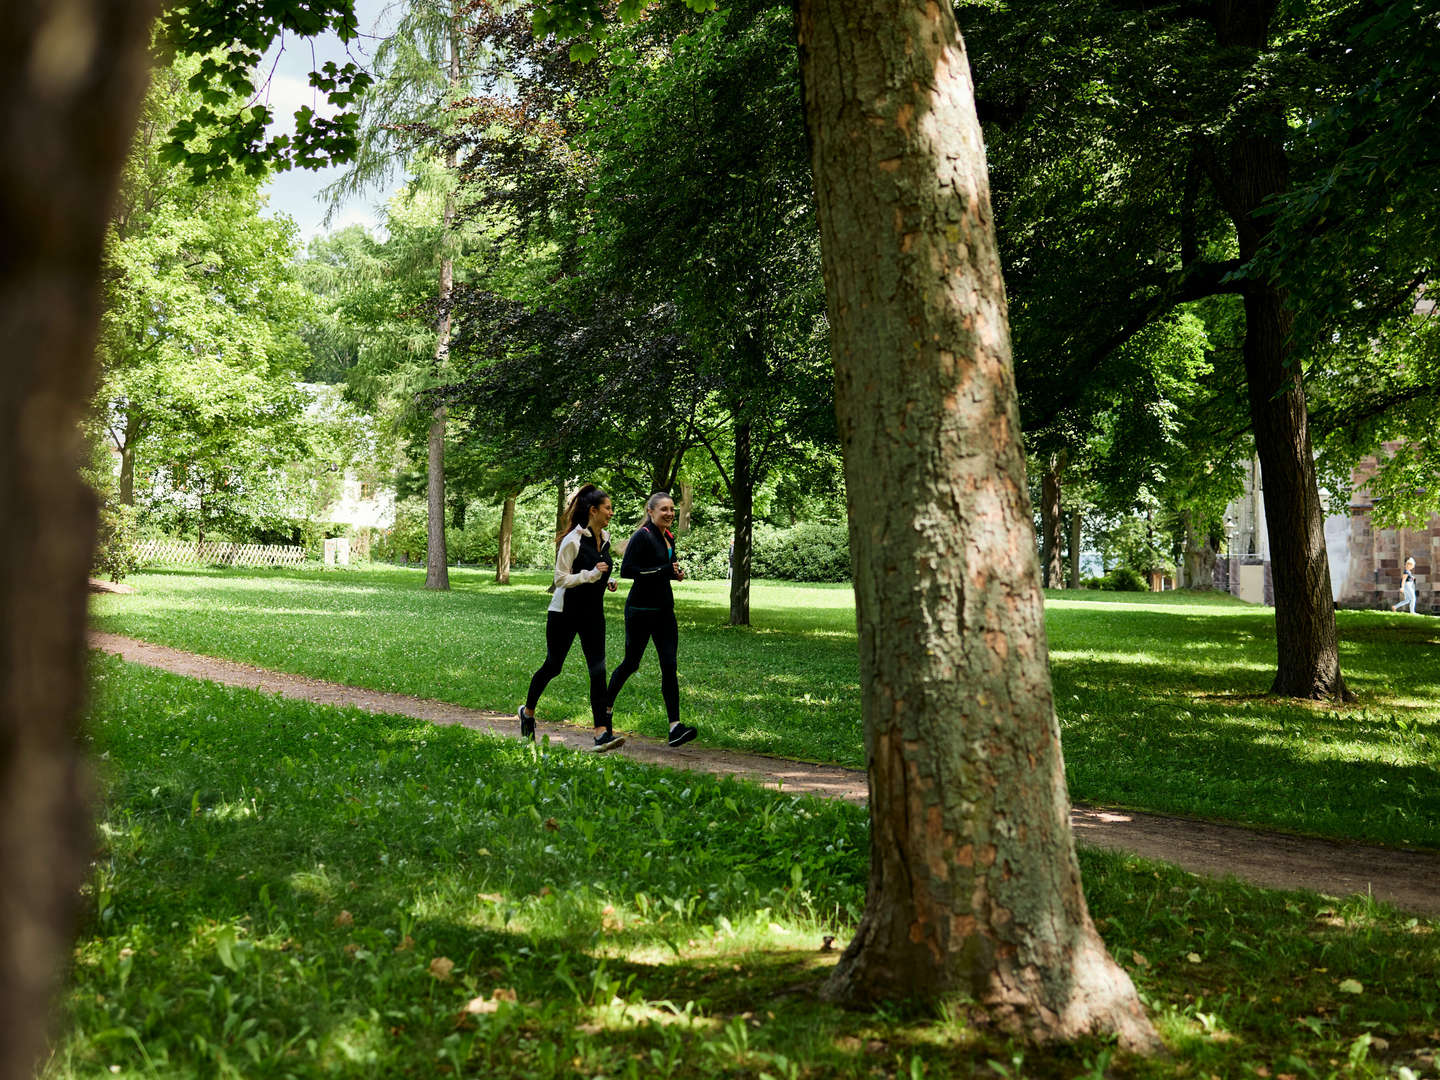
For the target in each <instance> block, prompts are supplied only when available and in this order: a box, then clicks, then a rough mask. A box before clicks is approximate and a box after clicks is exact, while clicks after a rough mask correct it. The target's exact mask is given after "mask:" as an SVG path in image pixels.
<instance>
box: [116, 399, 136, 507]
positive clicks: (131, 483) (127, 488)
mask: <svg viewBox="0 0 1440 1080" xmlns="http://www.w3.org/2000/svg"><path fill="white" fill-rule="evenodd" d="M139 438H140V421H139V419H138V418H137V417H136V416H135V415H134V414H127V415H126V417H125V442H124V445H122V446H119V447H117V449H118V450H119V451H120V501H121V502H122V503H124V504H125V505H126V506H134V505H135V442H136V440H138V439H139Z"/></svg>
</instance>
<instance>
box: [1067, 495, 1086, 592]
mask: <svg viewBox="0 0 1440 1080" xmlns="http://www.w3.org/2000/svg"><path fill="white" fill-rule="evenodd" d="M1084 521H1085V519H1084V515H1082V514H1081V513H1080V511H1079V510H1071V511H1070V588H1072V589H1078V588H1080V544H1081V542H1082V539H1083V525H1084Z"/></svg>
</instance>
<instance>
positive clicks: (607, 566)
mask: <svg viewBox="0 0 1440 1080" xmlns="http://www.w3.org/2000/svg"><path fill="white" fill-rule="evenodd" d="M595 569H596V570H599V571H600V573H602V574H603V573H605V571H607V570H609V569H610V564H609V563H608V562H597V563H596V564H595Z"/></svg>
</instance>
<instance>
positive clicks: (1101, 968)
mask: <svg viewBox="0 0 1440 1080" xmlns="http://www.w3.org/2000/svg"><path fill="white" fill-rule="evenodd" d="M866 922H868V920H866V921H862V923H861V926H860V929H859V931H858V932H857V934H856V937H855V940H854V941H852V942H851V944H850V947H849V948H847V949H846V950H845V955H844V956H842V957H841V958H840V963H839V965H838V966H837V967H836V968H835V970H834V972H833V973H832V974H831V976H830V978H829V979H828V980H827V981H826V983H825V985H824V986H823V987H822V989H821V992H820V996H821V998H822V999H823V1000H825V1001H831V1002H834V1003H836V1004H838V1005H842V1006H845V1007H851V1008H861V1009H865V1008H873V1007H874V1006H875V1005H877V1004H881V1003H883V1002H887V1001H888V1002H896V1001H913V1002H917V1003H918V1002H927V1001H936V1000H941V999H946V998H951V999H953V1001H954V1004H953V1006H952V1008H953V1011H955V1012H956V1013H957V1014H958V1015H962V1016H964V1017H966V1018H967V1019H968V1020H969V1021H970V1022H971V1023H972V1024H974V1025H976V1026H986V1025H989V1026H993V1027H994V1028H996V1029H997V1030H999V1031H1001V1032H1004V1033H1005V1034H1007V1035H1010V1036H1013V1037H1016V1038H1021V1039H1025V1040H1026V1041H1028V1042H1031V1043H1033V1044H1036V1045H1042V1046H1043V1045H1047V1044H1050V1043H1063V1042H1073V1041H1074V1040H1076V1039H1080V1038H1084V1037H1086V1036H1104V1037H1108V1036H1114V1037H1115V1038H1116V1039H1117V1040H1118V1041H1119V1044H1120V1046H1121V1048H1123V1049H1124V1050H1127V1051H1129V1052H1130V1053H1133V1054H1143V1055H1147V1056H1148V1055H1154V1054H1160V1053H1163V1052H1164V1050H1165V1044H1164V1043H1163V1042H1162V1041H1161V1040H1160V1036H1159V1035H1158V1034H1156V1032H1155V1028H1154V1027H1153V1026H1152V1025H1151V1023H1150V1020H1149V1018H1148V1017H1147V1016H1146V1015H1145V1010H1144V1008H1143V1007H1142V1006H1141V1005H1140V1003H1139V1001H1138V1000H1137V998H1136V995H1135V987H1134V984H1133V983H1131V981H1130V976H1128V975H1127V974H1125V972H1124V970H1123V969H1122V968H1121V967H1120V966H1119V965H1118V964H1116V963H1115V961H1114V960H1112V959H1111V958H1110V955H1109V953H1107V952H1106V951H1105V945H1104V943H1103V942H1101V941H1100V939H1099V937H1098V935H1093V934H1091V935H1087V938H1088V940H1084V941H1082V942H1080V943H1078V944H1077V945H1076V946H1075V947H1074V949H1073V956H1072V958H1071V962H1070V963H1069V964H1068V965H1065V971H1066V974H1067V976H1068V978H1066V979H1065V980H1063V981H1055V982H1053V983H1051V984H1047V983H1046V982H1045V981H1044V980H1043V979H1042V978H1041V973H1040V971H1039V970H1038V968H1037V967H1034V966H1032V967H1029V968H1025V967H1021V966H1018V965H1013V964H1012V965H1009V966H1006V965H1004V964H1001V965H991V966H989V968H988V970H981V969H979V968H977V970H976V971H974V972H973V973H967V972H965V971H964V970H961V969H960V966H959V965H958V964H957V965H956V966H955V968H954V969H953V970H951V971H949V972H948V973H947V974H948V975H949V976H950V978H949V979H948V980H947V981H946V982H945V983H942V984H939V985H931V986H923V985H921V984H918V983H917V982H916V975H917V974H918V973H917V972H916V971H915V970H914V969H910V970H900V969H899V968H896V967H890V966H887V965H875V964H872V963H867V956H883V955H884V954H885V950H883V949H874V948H864V947H862V945H863V938H864V936H865V935H866ZM977 951H979V952H984V951H987V950H984V949H982V950H977ZM957 959H958V957H957ZM976 983H979V984H980V985H979V986H977V985H976Z"/></svg>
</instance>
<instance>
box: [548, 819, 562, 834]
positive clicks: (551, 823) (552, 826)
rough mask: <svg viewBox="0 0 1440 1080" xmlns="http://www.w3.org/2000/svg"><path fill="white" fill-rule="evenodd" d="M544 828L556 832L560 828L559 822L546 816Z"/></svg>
mask: <svg viewBox="0 0 1440 1080" xmlns="http://www.w3.org/2000/svg"><path fill="white" fill-rule="evenodd" d="M545 828H547V829H549V830H550V831H551V832H556V831H557V830H558V829H559V828H560V822H558V821H556V820H555V819H554V818H553V817H547V818H546V819H545Z"/></svg>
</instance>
